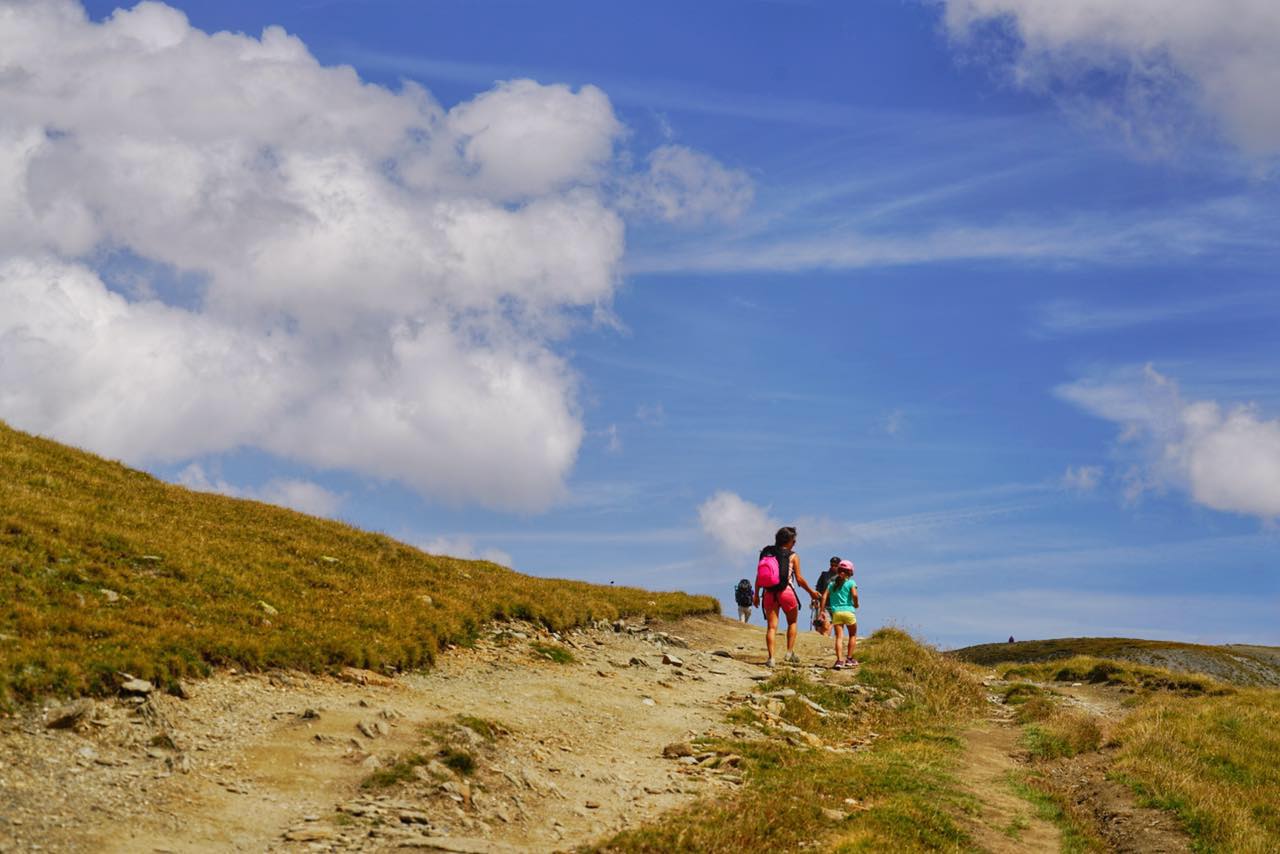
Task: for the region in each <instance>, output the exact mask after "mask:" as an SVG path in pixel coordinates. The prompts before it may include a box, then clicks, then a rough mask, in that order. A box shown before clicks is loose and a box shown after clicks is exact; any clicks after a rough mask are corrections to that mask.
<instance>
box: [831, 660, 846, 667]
mask: <svg viewBox="0 0 1280 854" xmlns="http://www.w3.org/2000/svg"><path fill="white" fill-rule="evenodd" d="M831 669H832V670H844V660H843V659H839V658H837V659H836V663H835V664H833V665H831Z"/></svg>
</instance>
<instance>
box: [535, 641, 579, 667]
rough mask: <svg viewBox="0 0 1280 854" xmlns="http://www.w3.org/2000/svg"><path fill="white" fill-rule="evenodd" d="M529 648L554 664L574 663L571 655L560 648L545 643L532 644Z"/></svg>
mask: <svg viewBox="0 0 1280 854" xmlns="http://www.w3.org/2000/svg"><path fill="white" fill-rule="evenodd" d="M529 646H530V648H531V649H532V650H533V651H534V652H535V653H537V654H538V655H540V656H542V657H543V658H545V659H547V661H554V662H555V663H556V664H573V662H574V661H575V659H574V657H573V653H571V652H569V650H567V649H565V648H564V647H562V646H552V645H551V644H546V643H533V644H530V645H529Z"/></svg>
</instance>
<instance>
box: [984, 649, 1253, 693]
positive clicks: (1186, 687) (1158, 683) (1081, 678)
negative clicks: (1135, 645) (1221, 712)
mask: <svg viewBox="0 0 1280 854" xmlns="http://www.w3.org/2000/svg"><path fill="white" fill-rule="evenodd" d="M997 671H998V672H999V673H1000V675H1001V676H1002V677H1003V678H1005V679H1035V680H1040V681H1053V682H1086V683H1089V684H1091V685H1120V686H1128V687H1130V688H1134V689H1135V690H1136V689H1141V690H1145V691H1166V692H1171V693H1177V694H1183V695H1195V694H1213V695H1221V694H1230V693H1231V692H1232V691H1234V690H1235V689H1234V688H1232V687H1231V686H1229V685H1225V684H1223V683H1221V682H1218V681H1217V680H1215V679H1212V678H1210V677H1208V676H1202V675H1199V674H1195V673H1176V672H1174V671H1172V670H1166V669H1164V668H1162V667H1151V666H1149V665H1145V664H1134V663H1132V662H1127V661H1108V660H1105V659H1099V658H1093V657H1091V656H1085V655H1078V656H1074V657H1072V658H1068V659H1065V660H1062V661H1042V662H1035V663H1030V664H1006V665H1001V666H1000V667H998V668H997Z"/></svg>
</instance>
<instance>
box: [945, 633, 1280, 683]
mask: <svg viewBox="0 0 1280 854" xmlns="http://www.w3.org/2000/svg"><path fill="white" fill-rule="evenodd" d="M947 655H951V656H954V657H955V658H959V659H960V660H962V661H968V662H971V663H973V664H982V665H994V664H1000V663H1004V662H1038V661H1054V660H1057V659H1066V658H1071V657H1072V656H1076V655H1088V656H1093V657H1095V658H1112V659H1119V660H1122V661H1132V662H1135V663H1137V664H1147V665H1151V666H1154V667H1164V668H1168V669H1169V670H1173V671H1177V672H1180V673H1203V674H1205V675H1207V676H1212V677H1213V678H1215V679H1218V680H1220V681H1223V682H1230V683H1232V684H1235V685H1257V686H1266V687H1275V686H1280V647H1274V646H1257V645H1250V644H1227V645H1223V646H1208V645H1204V644H1194V643H1180V642H1178V641H1154V640H1141V639H1139V638H1051V639H1048V640H1033V641H1017V642H1015V643H984V644H978V645H976V646H966V647H963V648H961V649H954V650H951V651H949V652H948V653H947Z"/></svg>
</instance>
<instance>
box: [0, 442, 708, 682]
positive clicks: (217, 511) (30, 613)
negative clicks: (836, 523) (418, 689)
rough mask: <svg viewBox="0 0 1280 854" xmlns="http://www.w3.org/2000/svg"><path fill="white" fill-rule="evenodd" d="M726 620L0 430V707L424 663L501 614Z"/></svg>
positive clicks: (688, 603)
mask: <svg viewBox="0 0 1280 854" xmlns="http://www.w3.org/2000/svg"><path fill="white" fill-rule="evenodd" d="M718 610H719V606H718V604H717V603H716V602H715V601H714V600H713V599H711V598H710V597H691V596H687V595H685V594H681V593H649V592H647V591H643V590H639V589H635V588H614V587H600V586H596V585H590V584H585V583H582V582H574V581H554V580H546V579H540V578H531V577H528V576H524V575H520V574H518V573H515V572H512V571H510V570H508V569H505V568H503V567H500V566H497V565H496V564H492V563H487V562H483V561H467V560H457V559H454V558H448V557H436V556H431V555H427V554H424V553H423V552H421V551H418V550H417V549H414V548H411V547H410V546H407V545H404V544H403V543H399V542H397V541H395V540H393V539H391V538H389V537H385V536H381V535H378V534H371V533H367V532H364V531H360V530H357V529H355V528H352V527H350V526H347V525H343V524H340V523H337V522H331V521H326V520H322V519H316V518H312V517H309V516H305V515H302V514H300V513H295V512H293V511H290V510H285V509H282V508H279V507H273V506H270V505H267V504H261V503H258V502H253V501H241V500H237V499H232V498H225V497H222V496H218V495H208V494H202V493H195V492H191V491H189V490H186V489H182V488H180V487H176V486H172V485H170V484H166V483H163V482H161V481H159V480H157V479H155V478H153V477H151V476H149V475H147V474H144V473H142V472H138V471H134V470H132V469H129V468H126V467H125V466H122V465H119V464H117V463H113V462H108V461H106V460H103V459H100V458H98V457H94V456H92V455H90V454H86V453H83V452H81V451H77V450H74V449H72V448H68V447H65V446H63V445H59V444H57V443H55V442H50V441H46V440H43V439H38V438H35V437H32V436H29V435H26V434H24V433H20V432H18V431H15V430H12V429H10V428H8V427H7V426H5V425H3V424H0V706H4V705H9V704H12V703H14V702H16V701H22V700H26V699H30V698H34V697H37V696H40V695H42V694H47V693H53V694H60V695H70V694H78V693H86V692H87V693H95V692H104V691H108V690H111V689H113V688H114V687H115V685H116V684H117V683H118V679H119V676H118V674H119V672H121V671H127V672H129V673H131V674H133V675H136V676H141V677H144V678H148V679H153V680H158V681H159V682H161V683H165V682H167V681H170V680H174V679H176V678H178V677H181V676H185V675H192V674H200V673H203V672H206V671H207V670H208V668H209V667H210V666H211V665H239V666H243V667H248V668H263V667H296V668H303V669H309V670H320V669H325V668H331V667H336V666H341V665H355V666H361V667H379V666H383V665H389V666H394V667H415V666H419V665H424V664H427V663H429V662H430V661H431V660H432V658H433V656H434V655H435V653H436V652H437V650H439V649H440V648H441V647H442V646H443V645H444V644H446V643H465V642H467V641H468V639H469V638H470V637H471V636H472V634H473V633H474V631H475V630H476V628H477V627H478V626H480V625H481V624H483V623H484V622H486V621H488V620H491V619H493V618H500V617H504V616H512V617H522V618H525V619H530V620H534V621H537V622H541V623H544V624H546V625H547V626H549V627H551V628H553V629H559V628H565V627H568V626H571V625H574V624H578V623H581V622H584V621H586V620H590V619H605V618H613V617H616V616H619V615H622V614H640V613H647V614H652V615H655V616H661V617H674V616H678V615H683V614H689V613H706V612H715V611H718Z"/></svg>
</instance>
